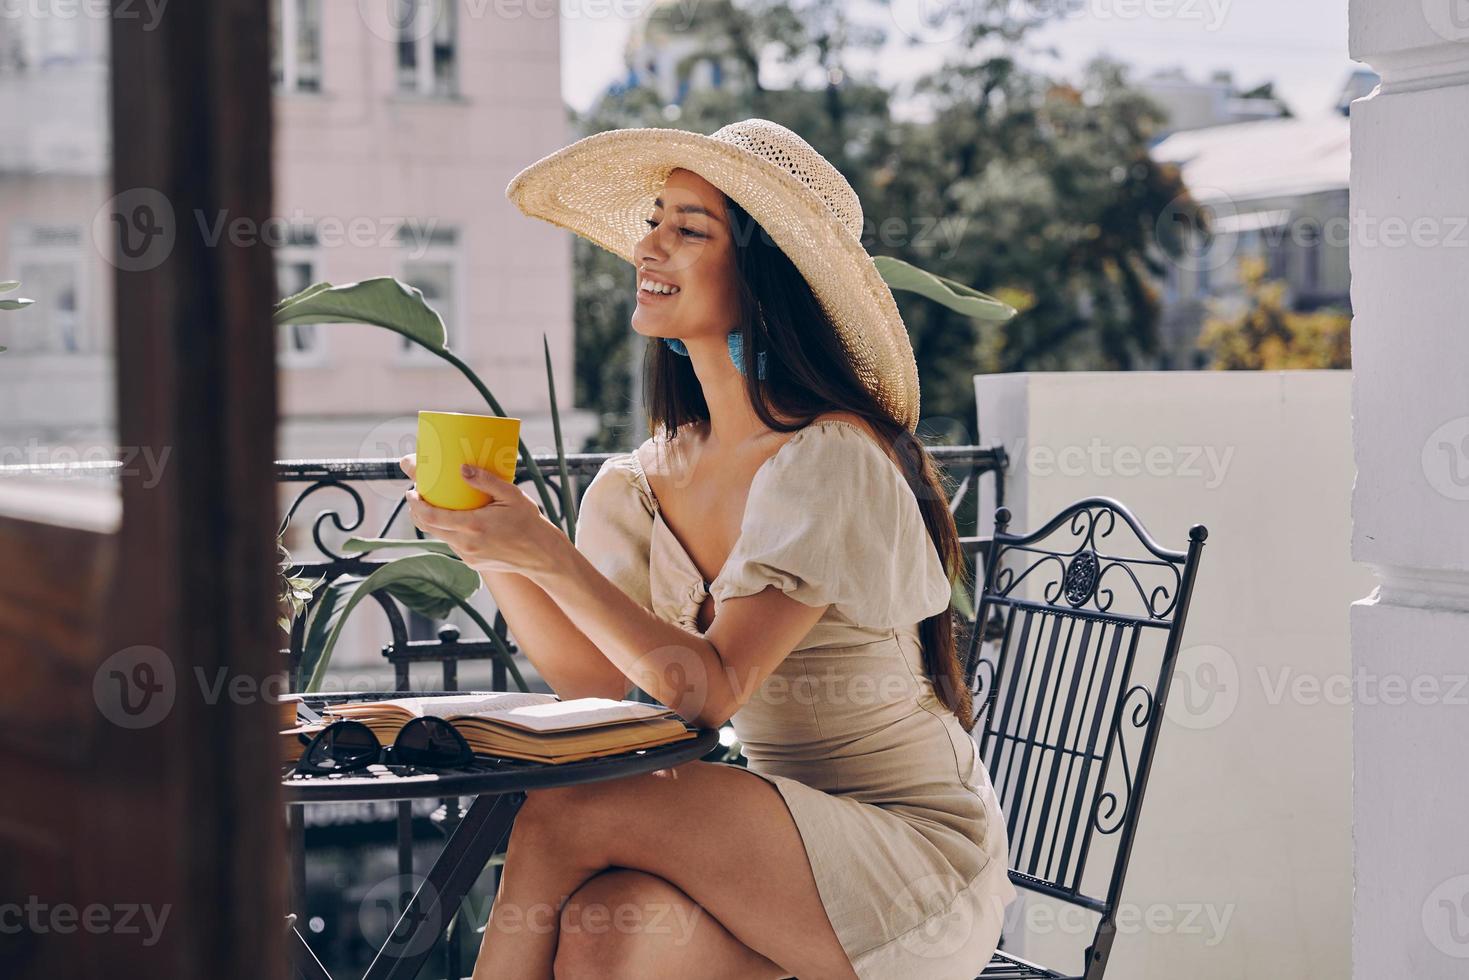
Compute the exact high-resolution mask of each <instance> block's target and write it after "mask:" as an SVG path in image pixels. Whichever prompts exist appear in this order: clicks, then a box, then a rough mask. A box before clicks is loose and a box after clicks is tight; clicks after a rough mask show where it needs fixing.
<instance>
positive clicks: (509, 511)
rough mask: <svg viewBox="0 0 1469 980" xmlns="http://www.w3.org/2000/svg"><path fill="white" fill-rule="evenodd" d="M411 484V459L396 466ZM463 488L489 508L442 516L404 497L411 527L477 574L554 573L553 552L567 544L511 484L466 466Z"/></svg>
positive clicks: (414, 462) (412, 494) (411, 495)
mask: <svg viewBox="0 0 1469 980" xmlns="http://www.w3.org/2000/svg"><path fill="white" fill-rule="evenodd" d="M398 465H399V466H400V467H401V468H402V470H403V472H404V473H406V474H408V476H409V477H410V478H416V474H417V471H418V457H417V456H416V455H415V454H412V453H410V454H409V455H407V456H404V457H403V458H402V459H401V460H399V461H398ZM462 472H463V476H464V482H465V483H468V484H469V485H470V486H472V487H474V488H475V489H476V490H479V491H481V492H483V493H486V494H489V496H490V502H489V503H487V504H485V505H484V506H483V507H479V508H477V509H475V510H445V509H444V508H442V507H435V506H433V505H432V504H430V503H428V502H427V501H425V500H424V499H423V498H422V497H420V496H419V495H418V490H417V489H412V490H409V491H408V492H407V494H405V496H406V498H407V501H408V512H409V516H410V518H411V519H412V521H413V523H414V525H415V526H416V527H418V528H419V530H421V531H423V532H424V533H425V534H428V535H430V536H432V537H435V538H438V539H439V540H440V541H442V542H444V543H445V544H447V545H448V546H449V547H450V548H452V549H454V553H455V554H456V555H458V556H459V557H460V558H462V559H463V560H464V563H465V564H466V565H468V566H469V567H470V568H473V569H474V570H475V571H477V572H520V573H522V574H526V575H530V574H532V573H534V572H537V571H540V570H543V569H546V568H550V567H554V565H555V563H556V561H557V560H558V559H557V554H558V549H560V548H561V547H569V546H570V544H571V542H570V541H569V540H568V539H567V537H566V535H565V534H564V533H563V532H562V531H561V529H560V528H558V527H557V526H556V525H555V524H552V523H551V522H550V521H549V520H547V519H546V517H545V515H544V514H543V513H542V512H541V507H540V504H539V503H537V502H536V501H535V500H533V499H532V498H531V497H530V496H529V495H528V494H527V493H526V492H525V491H523V490H521V489H520V488H519V487H517V486H516V485H515V484H513V483H508V482H506V481H505V480H502V479H500V478H499V477H498V476H497V475H495V474H494V473H491V472H489V471H488V470H482V469H478V468H477V467H473V466H466V467H464V469H463V471H462Z"/></svg>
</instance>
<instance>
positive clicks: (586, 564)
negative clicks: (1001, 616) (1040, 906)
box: [404, 119, 1015, 980]
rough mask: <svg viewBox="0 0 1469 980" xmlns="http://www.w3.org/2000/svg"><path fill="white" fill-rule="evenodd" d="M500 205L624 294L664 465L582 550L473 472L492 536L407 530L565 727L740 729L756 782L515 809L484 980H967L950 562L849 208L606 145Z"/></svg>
mask: <svg viewBox="0 0 1469 980" xmlns="http://www.w3.org/2000/svg"><path fill="white" fill-rule="evenodd" d="M507 194H508V195H509V196H510V198H511V199H512V200H513V201H515V203H516V204H517V205H518V206H519V207H520V208H521V209H522V210H524V211H525V212H526V213H527V214H530V215H532V216H535V217H539V218H543V219H545V220H548V221H550V222H552V223H554V224H557V225H560V226H562V227H566V228H569V229H571V230H572V231H575V232H576V233H578V234H581V235H584V236H585V237H587V238H589V239H591V240H592V241H594V242H597V243H598V244H599V245H602V246H603V247H606V248H609V249H610V250H612V251H614V252H616V253H617V254H619V255H621V256H622V257H623V258H625V259H627V260H629V261H630V262H632V263H633V264H634V266H635V267H636V271H637V275H636V286H635V288H636V289H637V311H636V313H635V314H634V315H633V319H632V325H633V328H634V329H635V330H636V331H637V332H638V333H641V334H643V335H645V336H647V337H650V338H658V339H659V340H660V341H661V342H660V343H657V344H653V345H650V348H649V350H650V355H649V361H648V372H647V385H646V388H647V401H648V407H649V416H650V429H651V430H652V431H654V432H655V433H656V434H655V437H654V438H651V439H648V440H647V441H645V442H644V443H643V444H642V445H641V446H639V447H638V448H637V449H636V450H634V451H632V452H627V453H621V454H617V455H615V456H613V457H612V458H611V459H609V460H608V461H607V463H606V464H605V465H604V466H603V467H602V469H601V471H600V472H599V473H598V474H597V476H596V477H595V479H593V481H592V482H591V484H590V485H589V486H588V488H587V491H586V494H585V498H584V501H583V504H582V508H581V512H580V518H579V521H578V525H577V530H578V533H577V542H576V547H575V548H573V547H572V545H571V544H570V543H569V542H568V540H567V538H566V536H565V535H564V534H562V533H561V532H560V530H559V529H558V528H557V527H556V526H555V525H553V524H551V523H550V522H549V521H547V520H546V519H545V518H544V517H543V516H542V515H541V513H540V511H539V509H538V508H537V506H536V504H535V503H534V502H533V501H532V500H531V498H530V497H529V496H528V495H527V494H525V493H524V492H522V491H520V490H519V489H517V488H516V487H514V486H512V485H510V484H508V483H505V482H502V481H500V480H499V479H498V478H496V477H495V476H494V475H493V474H490V473H486V472H482V471H473V470H471V471H469V472H468V473H467V474H466V479H468V480H469V482H471V483H473V484H474V485H475V486H477V487H479V488H480V489H482V490H485V491H486V492H488V493H489V494H490V495H491V497H492V498H493V500H492V502H491V503H490V504H488V505H487V506H485V507H484V508H481V509H480V510H477V511H469V512H450V511H442V510H438V509H435V508H433V507H431V506H429V505H427V504H425V503H423V501H421V500H420V499H418V497H417V494H416V493H414V492H413V491H410V492H409V494H408V498H409V506H410V509H411V512H412V515H413V519H414V521H415V522H416V523H417V525H418V526H419V527H421V528H423V529H424V530H425V531H427V532H429V533H430V534H433V535H435V536H437V537H439V538H441V539H443V540H444V541H447V542H448V543H449V544H450V545H451V546H452V547H453V548H454V550H455V551H456V552H457V553H458V554H459V555H461V556H462V557H463V558H464V560H465V561H467V562H469V563H470V564H471V565H472V566H473V567H475V568H476V569H478V570H479V571H480V572H481V573H482V575H483V576H484V579H485V581H486V583H487V585H488V587H489V588H490V590H491V592H492V593H493V594H494V596H495V600H496V602H497V603H498V605H499V607H500V609H501V610H502V611H503V613H504V615H505V618H506V620H507V622H508V623H509V626H510V629H511V632H512V633H513V634H514V635H515V637H516V640H517V641H518V643H519V644H520V647H521V649H522V650H523V651H524V652H525V654H526V656H527V657H529V658H530V660H531V662H532V663H534V664H535V665H536V668H537V669H538V670H539V671H540V673H541V676H542V677H544V678H545V679H546V681H547V682H548V683H549V684H550V685H551V686H552V688H554V689H555V691H556V692H557V693H558V694H560V695H561V696H562V697H564V698H574V697H585V696H601V697H610V698H621V697H624V696H626V695H627V694H628V693H629V691H630V689H631V688H630V685H632V684H636V685H638V686H639V687H641V688H642V689H643V690H645V691H647V692H648V693H649V694H651V695H653V696H654V697H655V698H657V699H658V700H659V701H661V702H662V703H664V704H666V705H668V706H670V707H672V708H674V709H675V710H676V711H677V712H678V713H679V714H680V715H681V716H682V717H683V718H685V719H686V720H688V721H691V722H695V723H698V724H700V725H707V726H718V725H722V724H724V723H725V722H730V723H731V724H732V725H733V727H734V729H735V732H736V734H737V735H738V737H739V739H740V742H741V743H742V746H743V750H744V753H745V756H746V757H747V759H748V763H749V765H748V768H743V767H739V766H731V765H724V764H714V763H705V762H693V763H689V764H687V765H683V766H678V767H676V768H673V769H669V770H664V771H661V772H658V773H654V774H651V775H647V776H643V777H637V778H631V779H625V780H618V781H612V782H605V783H597V784H593V785H588V786H582V787H572V788H565V789H552V790H542V791H537V792H532V793H530V794H528V797H527V799H526V802H525V804H524V806H523V808H522V809H521V811H520V814H519V816H518V818H517V820H516V823H515V828H514V830H513V832H512V834H511V838H510V842H509V848H508V852H507V855H506V861H505V866H504V872H503V878H502V881H501V887H500V892H499V894H498V895H497V896H496V899H495V903H494V907H493V909H492V914H491V917H490V921H489V924H488V926H487V927H486V929H485V939H484V944H483V946H482V948H481V950H480V954H479V959H478V962H477V963H476V967H475V974H474V975H475V977H477V978H490V977H495V978H512V977H513V978H535V980H543V978H546V977H550V976H553V975H554V976H555V977H558V978H560V977H597V978H604V980H605V978H617V977H628V978H639V980H651V978H663V977H666V978H689V977H697V978H700V980H720V978H752V980H753V978H770V980H777V978H784V977H792V976H796V977H800V978H802V980H827V978H844V977H845V978H850V977H861V978H863V980H867V978H894V977H903V978H905V980H922V978H952V977H974V976H975V975H976V974H977V973H978V972H979V971H980V969H982V968H983V966H984V964H985V963H986V962H987V961H988V959H989V957H990V955H991V954H992V952H993V951H994V949H995V946H996V943H997V941H998V937H999V930H1000V922H1001V918H1002V915H1003V911H1004V906H1005V905H1006V904H1007V903H1008V902H1009V901H1010V900H1011V899H1013V898H1014V894H1015V893H1014V891H1013V889H1012V887H1011V885H1010V883H1009V880H1008V877H1007V874H1006V838H1005V830H1004V825H1003V820H1002V817H1001V814H1000V811H999V806H998V804H997V802H996V799H995V794H994V791H993V789H992V787H991V785H990V781H989V777H988V774H987V773H986V772H985V770H984V766H983V764H982V763H981V762H980V760H979V757H978V753H977V751H976V749H975V745H974V741H973V739H972V738H971V737H970V735H969V730H970V729H971V728H972V726H973V718H972V711H973V707H972V705H971V702H970V697H969V692H968V691H967V689H966V687H965V685H964V683H963V678H962V676H961V670H960V667H959V663H958V660H957V657H956V651H955V639H954V635H953V619H952V613H951V611H950V608H949V603H950V597H951V587H950V576H951V574H953V575H957V574H958V569H959V567H960V565H959V559H960V552H959V547H958V541H957V535H956V531H955V528H954V524H953V520H952V518H951V517H950V515H949V512H948V508H947V506H946V498H945V493H944V487H943V486H942V484H941V482H940V478H939V475H938V473H937V472H936V470H935V469H934V467H933V464H932V463H931V461H930V459H929V458H928V456H927V455H926V454H925V453H923V452H922V450H921V447H920V446H919V445H918V443H917V441H916V440H915V438H914V437H913V435H912V431H913V429H914V428H915V427H916V424H917V418H918V382H917V373H916V370H915V368H914V363H913V354H912V350H911V348H910V347H909V344H908V339H907V332H906V329H905V328H904V326H903V323H902V320H901V319H900V318H899V316H898V312H897V308H896V306H895V305H894V303H893V299H892V294H891V292H890V291H889V290H888V288H887V286H886V285H885V284H884V283H883V281H882V279H881V277H880V276H879V275H878V274H877V271H876V269H875V267H874V266H873V263H872V260H871V258H870V257H869V256H868V255H867V253H866V251H865V250H864V249H863V248H862V246H861V244H860V234H861V228H862V217H861V206H860V203H859V202H858V200H857V196H856V194H855V193H854V192H853V191H852V189H851V187H850V185H848V184H847V182H846V180H845V179H843V178H842V176H841V175H840V174H839V173H838V172H837V171H836V169H835V168H833V167H832V166H831V165H830V164H829V163H828V162H827V161H826V160H825V159H823V158H822V157H821V156H820V155H819V154H817V153H816V151H815V150H813V149H812V148H811V147H810V146H809V145H808V144H807V143H806V142H805V141H804V140H802V139H800V137H798V136H797V135H796V134H795V133H792V132H791V131H790V130H788V129H785V128H784V127H781V126H778V125H776V124H774V123H771V122H768V121H765V120H758V119H752V120H745V121H743V122H740V123H735V124H732V125H730V126H727V127H725V128H724V129H721V130H720V131H718V132H716V133H714V134H713V135H712V136H701V135H697V134H692V133H682V132H675V131H670V130H622V131H616V132H610V133H602V134H599V135H597V136H592V137H588V138H587V139H584V140H581V141H579V142H577V143H574V144H572V145H571V146H569V147H567V148H565V149H563V150H561V151H558V152H557V153H555V154H552V155H551V156H549V157H547V158H545V159H544V160H541V161H539V162H538V163H536V164H534V165H532V166H531V167H529V168H527V169H526V170H525V171H523V172H522V173H521V174H520V175H519V176H517V177H516V178H515V180H514V181H513V182H512V183H511V185H510V187H509V188H508V189H507ZM404 465H405V469H406V470H408V471H409V472H410V473H411V472H412V466H413V461H412V458H411V457H410V458H408V459H406V460H405V461H404Z"/></svg>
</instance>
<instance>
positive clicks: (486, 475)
mask: <svg viewBox="0 0 1469 980" xmlns="http://www.w3.org/2000/svg"><path fill="white" fill-rule="evenodd" d="M459 473H460V475H461V476H463V477H464V482H465V483H467V484H469V485H470V486H472V487H474V488H475V489H476V490H483V491H484V492H485V493H487V494H489V495H490V496H491V497H493V498H494V499H495V500H497V501H502V500H514V499H515V495H518V494H519V493H520V488H519V487H517V486H516V485H515V484H513V483H509V482H507V481H505V480H502V479H500V476H499V474H497V473H492V472H490V471H489V470H482V469H480V468H479V467H478V466H471V465H470V464H468V463H465V464H464V465H463V466H461V467H460V468H459Z"/></svg>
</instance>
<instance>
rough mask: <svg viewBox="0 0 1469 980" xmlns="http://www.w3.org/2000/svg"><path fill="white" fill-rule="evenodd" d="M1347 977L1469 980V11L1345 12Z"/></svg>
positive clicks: (1368, 3)
mask: <svg viewBox="0 0 1469 980" xmlns="http://www.w3.org/2000/svg"><path fill="white" fill-rule="evenodd" d="M1351 53H1352V57H1354V58H1356V59H1357V60H1360V61H1364V62H1366V63H1368V64H1370V65H1371V66H1372V67H1373V68H1374V69H1376V70H1377V71H1378V72H1379V73H1380V74H1381V75H1382V78H1383V82H1382V85H1381V87H1380V88H1379V89H1378V91H1377V92H1376V93H1374V94H1373V95H1372V96H1370V97H1369V98H1367V99H1365V100H1362V101H1359V102H1357V103H1356V104H1354V105H1353V107H1352V203H1351V207H1352V215H1353V230H1352V275H1353V283H1352V301H1353V307H1354V310H1355V314H1356V317H1355V321H1354V323H1353V327H1352V361H1353V367H1354V371H1355V389H1354V399H1353V400H1354V442H1355V451H1356V460H1357V471H1358V472H1357V482H1356V487H1355V490H1354V494H1353V501H1352V513H1353V521H1354V527H1353V534H1352V552H1353V557H1355V558H1356V559H1357V560H1358V561H1362V562H1366V563H1368V564H1369V565H1371V566H1372V567H1373V569H1374V570H1375V571H1376V572H1377V575H1378V577H1379V579H1380V584H1379V587H1378V588H1377V590H1376V591H1375V592H1373V594H1372V595H1371V596H1369V597H1367V598H1365V599H1362V600H1361V601H1359V602H1357V603H1356V604H1355V605H1354V606H1353V609H1352V620H1351V629H1352V657H1353V664H1354V669H1355V678H1356V681H1357V685H1356V702H1355V718H1354V735H1353V746H1354V754H1355V761H1354V767H1355V787H1354V794H1353V816H1354V822H1355V842H1356V843H1355V857H1356V889H1355V896H1354V910H1353V920H1354V921H1353V927H1354V928H1353V934H1354V939H1353V953H1354V964H1353V975H1354V976H1355V977H1357V978H1360V980H1382V978H1389V977H1394V978H1395V977H1414V978H1421V980H1427V978H1444V980H1448V978H1450V977H1455V978H1462V977H1465V976H1469V760H1466V748H1469V684H1466V683H1465V678H1466V675H1469V0H1351Z"/></svg>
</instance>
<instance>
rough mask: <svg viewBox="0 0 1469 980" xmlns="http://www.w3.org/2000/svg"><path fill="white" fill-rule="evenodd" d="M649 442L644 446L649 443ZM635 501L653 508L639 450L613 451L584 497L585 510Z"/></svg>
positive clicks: (646, 507) (639, 504)
mask: <svg viewBox="0 0 1469 980" xmlns="http://www.w3.org/2000/svg"><path fill="white" fill-rule="evenodd" d="M647 444H648V443H647V442H644V443H643V446H647ZM633 504H636V505H638V506H640V507H641V508H642V509H643V510H646V511H648V512H649V513H651V512H652V509H653V500H652V497H651V494H650V492H649V490H648V486H647V479H646V477H645V476H644V475H643V467H642V462H641V461H640V459H639V450H638V449H630V450H627V451H626V452H619V453H612V454H610V455H609V456H608V457H607V458H606V459H605V460H604V461H603V462H602V465H601V467H600V468H599V469H598V470H597V472H596V474H595V475H594V476H593V477H592V481H591V482H590V483H589V484H587V489H586V494H585V495H584V496H583V498H582V508H581V509H582V510H586V509H587V508H588V507H589V506H591V507H598V506H601V507H616V506H618V505H623V506H629V505H633Z"/></svg>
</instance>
